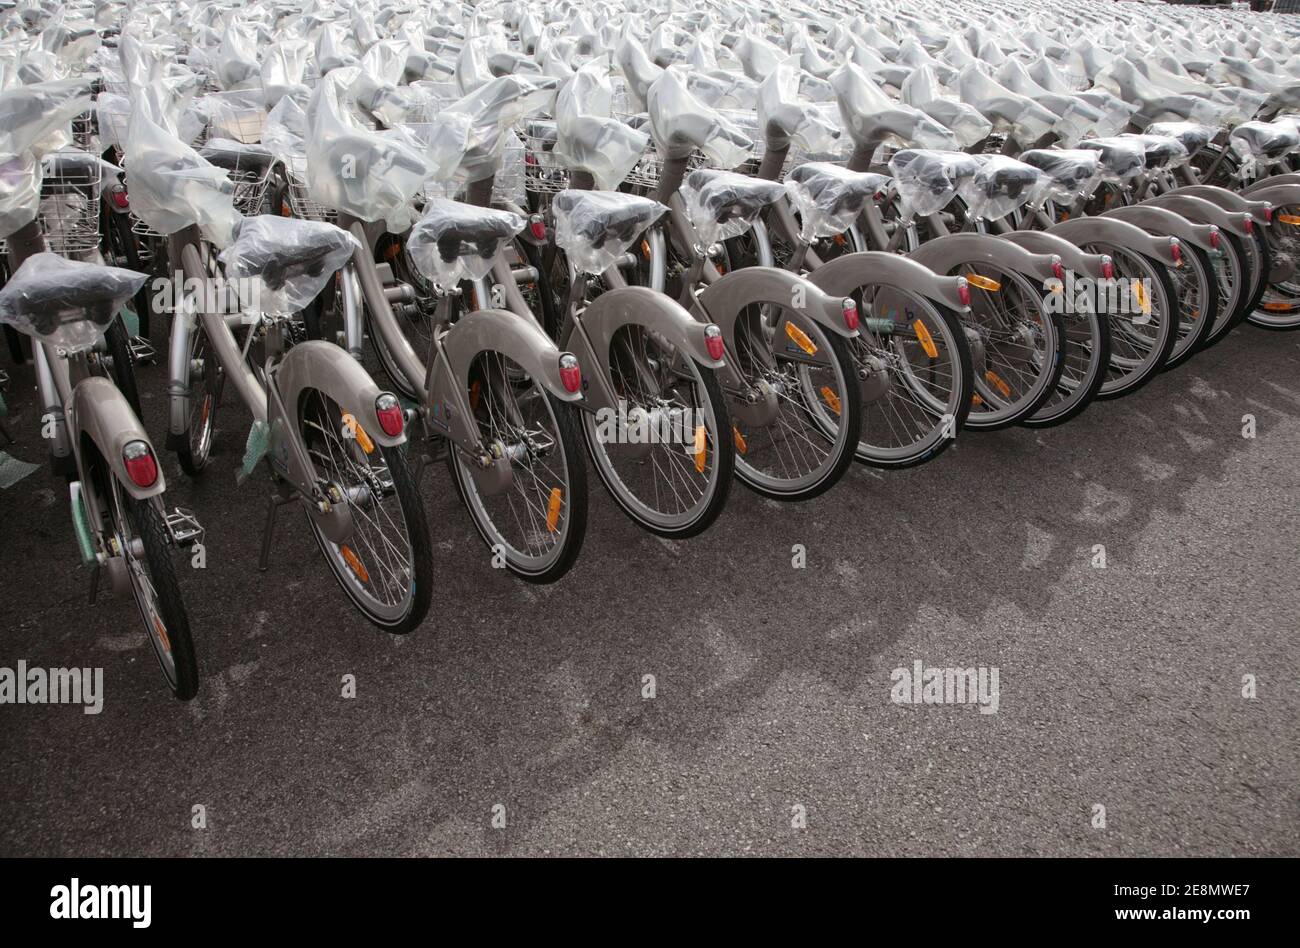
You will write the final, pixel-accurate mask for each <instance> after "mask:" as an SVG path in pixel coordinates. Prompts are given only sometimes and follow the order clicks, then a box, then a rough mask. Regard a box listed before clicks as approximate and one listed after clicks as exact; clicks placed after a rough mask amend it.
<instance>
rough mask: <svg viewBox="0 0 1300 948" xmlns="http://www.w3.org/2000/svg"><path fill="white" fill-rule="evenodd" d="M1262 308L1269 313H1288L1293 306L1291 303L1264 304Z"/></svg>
mask: <svg viewBox="0 0 1300 948" xmlns="http://www.w3.org/2000/svg"><path fill="white" fill-rule="evenodd" d="M1264 308H1265V309H1266V310H1268V311H1269V312H1270V313H1289V312H1291V310H1293V309H1295V306H1294V305H1292V304H1291V303H1265V304H1264Z"/></svg>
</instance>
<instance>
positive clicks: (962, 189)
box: [957, 155, 1051, 221]
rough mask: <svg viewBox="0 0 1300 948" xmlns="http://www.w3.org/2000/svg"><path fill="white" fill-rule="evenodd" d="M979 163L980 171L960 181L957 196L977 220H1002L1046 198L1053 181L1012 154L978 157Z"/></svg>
mask: <svg viewBox="0 0 1300 948" xmlns="http://www.w3.org/2000/svg"><path fill="white" fill-rule="evenodd" d="M975 160H976V161H977V162H978V163H979V168H978V170H977V171H976V172H975V173H974V174H973V175H970V176H969V177H963V178H962V179H961V180H960V181H959V182H958V184H957V193H958V194H960V195H961V197H962V200H964V201H965V202H966V207H967V209H968V210H969V212H970V215H971V216H972V217H973V218H975V219H976V220H985V221H995V220H1000V219H1001V218H1003V217H1006V216H1007V215H1008V214H1010V213H1011V212H1012V211H1014V210H1015V209H1016V208H1018V207H1021V206H1022V205H1026V204H1028V205H1031V206H1032V205H1037V204H1039V203H1041V201H1042V200H1043V198H1044V197H1046V195H1047V191H1048V189H1049V187H1050V185H1051V182H1050V181H1049V180H1048V179H1047V176H1046V175H1044V174H1043V173H1042V172H1041V171H1039V170H1038V169H1037V168H1035V167H1034V166H1033V165H1027V164H1025V163H1024V162H1023V161H1017V160H1016V159H1015V158H1012V157H1010V156H1009V155H977V156H976V158H975Z"/></svg>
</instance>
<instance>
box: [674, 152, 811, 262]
mask: <svg viewBox="0 0 1300 948" xmlns="http://www.w3.org/2000/svg"><path fill="white" fill-rule="evenodd" d="M680 194H681V197H682V202H683V203H684V204H685V206H686V216H687V217H689V218H690V221H691V226H692V227H694V228H695V233H696V235H697V236H698V237H699V238H700V244H701V245H702V246H705V247H708V246H710V245H711V244H714V243H717V242H718V241H720V240H727V239H729V238H731V237H738V236H740V235H741V234H743V233H745V231H747V230H749V229H750V228H751V227H753V226H754V221H756V220H757V219H758V216H759V214H761V213H762V211H763V208H765V207H767V206H768V205H769V204H772V203H775V202H776V201H778V200H780V199H781V198H782V197H783V196H784V195H785V187H784V186H783V185H782V184H780V183H779V182H777V181H764V180H762V179H759V178H750V177H747V176H745V175H743V174H737V173H736V172H734V171H714V170H712V169H700V170H699V171H692V172H691V173H690V174H688V175H687V176H686V179H685V180H684V181H683V182H682V187H681V191H680Z"/></svg>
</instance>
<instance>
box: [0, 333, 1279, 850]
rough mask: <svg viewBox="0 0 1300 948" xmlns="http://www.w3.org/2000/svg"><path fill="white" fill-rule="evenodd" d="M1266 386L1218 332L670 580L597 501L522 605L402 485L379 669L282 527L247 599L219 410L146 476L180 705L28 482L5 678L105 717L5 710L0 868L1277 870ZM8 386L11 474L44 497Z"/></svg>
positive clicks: (61, 510) (257, 511)
mask: <svg viewBox="0 0 1300 948" xmlns="http://www.w3.org/2000/svg"><path fill="white" fill-rule="evenodd" d="M1298 368H1300V336H1298V335H1287V334H1273V333H1266V332H1264V331H1262V330H1257V329H1253V328H1249V327H1243V328H1241V329H1239V330H1237V331H1235V332H1234V333H1233V334H1232V336H1230V337H1229V338H1228V340H1227V341H1225V342H1224V343H1223V344H1222V345H1220V346H1218V347H1216V348H1215V349H1213V350H1211V351H1209V352H1206V353H1203V354H1201V355H1199V356H1197V357H1196V358H1195V359H1193V360H1192V361H1191V362H1190V363H1189V364H1187V365H1185V366H1184V367H1182V368H1180V369H1178V370H1176V371H1174V372H1172V373H1169V374H1167V375H1165V376H1162V377H1161V378H1159V379H1157V380H1155V381H1154V382H1153V383H1152V384H1150V385H1148V386H1147V387H1146V388H1145V389H1144V390H1142V391H1141V392H1139V393H1137V394H1136V395H1134V396H1131V397H1129V398H1126V399H1122V400H1120V401H1116V402H1109V403H1099V404H1095V405H1094V406H1092V407H1091V408H1090V409H1089V410H1088V411H1087V412H1085V413H1084V414H1083V415H1082V416H1081V417H1079V418H1078V419H1076V420H1075V421H1073V422H1071V423H1069V424H1068V425H1065V426H1063V427H1060V428H1055V429H1051V430H1045V431H1030V430H1023V429H1014V430H1009V431H1002V432H995V433H987V434H979V433H973V432H970V433H965V434H963V435H962V437H961V438H960V440H959V443H958V445H957V446H956V448H955V449H954V450H952V451H949V452H948V453H947V454H945V455H944V456H942V457H941V458H940V459H939V460H937V461H936V462H935V463H933V464H929V465H926V466H924V467H921V468H916V469H911V470H905V471H897V472H877V471H873V470H869V469H866V468H862V467H855V468H854V469H853V470H852V471H851V472H850V474H849V475H848V476H847V477H846V478H845V480H844V482H843V483H842V484H841V485H840V486H839V487H838V488H837V489H835V490H833V491H832V492H830V493H829V494H827V495H825V496H823V497H821V498H819V499H817V500H815V501H813V502H810V503H807V504H803V505H782V504H778V503H775V502H771V501H767V500H763V499H761V498H759V497H757V496H755V495H753V494H751V493H749V492H748V491H746V490H744V489H743V488H740V487H737V489H736V490H735V491H734V492H733V495H732V501H731V503H730V505H729V507H728V509H727V511H726V512H725V513H724V515H723V517H722V518H721V520H720V521H719V522H718V523H717V524H716V525H715V527H714V528H713V529H712V530H710V531H709V532H708V533H707V534H706V535H704V536H702V537H699V538H697V539H694V540H691V541H687V542H681V543H671V542H664V541H661V540H658V539H656V538H654V537H652V536H650V535H648V534H645V533H643V532H641V531H639V530H638V529H637V528H636V527H635V526H633V525H632V524H631V522H630V521H628V520H627V519H626V518H624V517H623V516H622V515H621V514H620V513H619V511H618V510H617V509H616V508H615V507H614V506H613V504H612V503H611V502H610V501H609V500H608V498H607V497H606V496H605V495H604V493H603V489H602V488H601V487H600V486H599V484H598V482H597V480H596V479H595V477H594V475H593V477H592V479H591V480H592V510H591V517H590V526H589V532H588V538H587V542H586V546H585V548H584V550H583V554H582V557H581V559H580V561H579V564H578V566H577V567H576V568H575V569H574V570H573V572H572V573H571V574H570V575H569V576H568V577H566V578H565V579H564V580H563V581H561V582H560V583H558V584H556V585H554V586H548V587H535V586H528V585H526V584H524V583H521V582H519V581H517V580H515V579H513V578H512V577H511V576H509V575H508V574H506V573H505V572H503V571H498V570H494V569H492V568H491V565H490V557H489V555H488V551H487V550H486V549H484V548H483V547H482V545H481V541H480V540H479V539H478V536H477V534H476V533H474V531H473V528H472V525H471V523H470V520H469V517H468V515H467V514H466V512H465V511H464V509H463V508H462V507H461V505H460V502H459V500H458V499H457V497H456V494H455V489H454V487H453V486H452V484H451V482H450V480H449V478H448V475H447V472H446V470H445V468H443V467H442V466H441V465H438V466H434V467H431V468H430V469H429V470H428V471H426V473H425V475H424V478H423V481H422V488H423V491H424V498H425V502H426V504H427V507H428V512H429V514H430V517H431V522H432V529H433V534H434V543H435V550H436V554H437V559H436V565H437V576H436V579H437V583H438V589H437V592H436V594H435V603H434V607H433V609H432V610H431V613H430V618H429V620H428V621H427V622H426V624H425V625H424V626H423V627H422V628H420V629H418V630H417V631H415V632H414V633H412V634H411V635H409V636H406V637H401V638H397V637H390V636H388V635H386V634H385V633H383V632H380V631H377V630H375V629H374V628H372V627H371V626H369V625H368V624H367V623H365V622H364V621H363V620H361V619H360V618H359V617H358V616H356V615H355V614H354V612H353V611H352V610H351V609H350V607H349V606H348V604H347V602H346V600H345V599H344V596H343V594H342V593H341V592H340V591H339V590H338V589H337V587H336V586H335V584H334V581H333V580H332V578H331V576H330V574H329V573H328V571H327V568H326V566H325V564H324V563H323V561H322V560H321V558H320V554H319V552H318V551H317V550H316V547H315V544H314V542H313V541H312V540H311V538H310V536H309V534H308V532H307V529H306V526H305V524H304V523H303V521H302V519H301V517H300V516H299V515H298V514H297V513H296V512H295V511H292V510H286V511H284V512H283V513H284V515H283V516H282V519H281V527H280V530H279V532H278V536H277V539H276V543H275V550H274V556H273V560H272V565H271V568H270V569H269V570H268V571H267V572H265V573H260V572H258V570H257V568H256V563H257V553H258V543H259V539H260V535H261V527H262V517H263V514H264V504H265V498H266V485H265V482H264V481H263V480H260V479H256V478H255V479H253V480H250V481H248V482H246V483H245V484H243V485H241V486H237V485H236V482H235V477H234V470H235V468H236V466H237V465H238V463H239V459H240V456H241V454H242V450H243V444H244V437H245V435H246V433H247V430H248V418H247V416H246V415H244V414H243V413H241V412H238V411H236V410H235V409H234V408H233V407H232V406H231V405H230V403H229V400H228V402H227V404H226V405H225V406H224V407H223V416H222V424H221V428H220V430H219V433H218V449H217V454H216V456H215V458H214V460H213V463H212V465H211V467H210V469H209V471H208V472H207V473H206V474H205V475H204V477H203V478H202V479H201V480H200V481H197V482H196V481H192V480H190V479H188V478H186V477H185V476H183V475H182V474H181V473H180V471H179V468H178V467H177V466H176V463H175V461H174V459H172V458H171V457H170V456H167V458H166V461H165V471H166V475H167V477H168V479H169V497H171V498H172V500H171V502H172V503H174V504H182V505H185V506H191V507H193V508H194V509H195V510H196V511H197V512H198V514H199V516H200V518H201V519H202V521H203V522H204V524H205V525H206V527H207V528H208V534H207V564H206V568H205V569H202V570H197V569H191V568H190V567H189V565H188V563H186V564H185V567H184V569H183V570H182V577H181V578H182V583H183V585H184V591H185V595H186V598H187V602H188V605H189V610H190V616H191V621H192V625H193V628H194V630H195V633H196V636H197V640H198V646H199V649H200V652H199V659H200V670H201V674H202V676H203V681H202V685H201V690H200V692H199V695H198V697H197V698H196V699H195V700H194V701H193V702H191V703H189V704H181V703H179V702H177V701H175V700H174V699H173V698H171V696H170V694H169V693H168V692H167V690H166V688H165V686H164V684H163V681H162V678H161V675H160V673H159V672H158V669H157V667H156V664H155V661H154V658H153V656H152V653H151V651H150V648H149V645H148V644H147V642H146V640H145V637H144V634H143V631H142V629H141V628H140V627H139V620H138V617H137V616H136V615H135V613H134V608H133V606H132V605H131V604H129V603H127V602H125V601H112V600H103V601H101V602H100V603H99V604H98V605H97V606H95V607H94V608H93V609H88V608H87V607H86V605H85V601H86V587H87V577H88V574H87V572H86V570H84V569H83V568H80V567H79V566H78V565H77V564H78V556H77V551H76V544H75V539H74V535H73V530H72V526H71V523H70V518H69V514H68V509H67V503H66V495H65V492H64V488H63V487H62V486H61V482H59V481H56V480H55V479H53V478H52V477H51V476H50V474H49V472H48V469H47V468H42V469H41V470H40V471H39V472H37V473H35V474H33V475H31V476H30V477H28V478H26V479H25V480H23V481H22V482H20V483H19V484H18V485H17V486H16V487H14V488H12V489H10V490H7V491H0V540H2V542H0V589H2V590H3V596H2V600H0V601H3V606H2V607H0V615H2V616H3V618H2V619H0V666H3V667H14V666H15V665H16V663H17V662H18V661H19V660H25V661H26V662H27V663H28V665H29V666H40V667H65V666H101V667H102V668H103V669H104V687H105V701H104V706H103V710H102V712H101V713H100V714H98V715H87V714H84V713H83V712H82V710H81V708H79V707H76V706H51V705H45V706H42V705H0V766H2V767H3V774H4V779H3V780H0V855H3V856H13V855H41V856H50V855H239V854H280V855H289V854H305V855H327V854H364V855H379V854H396V855H443V854H453V855H482V854H515V855H536V854H548V853H549V854H574V855H595V854H606V855H614V854H617V855H630V854H647V855H690V854H708V855H724V854H725V855H736V854H750V853H752V854H765V855H799V854H801V855H822V854H826V855H887V856H904V855H918V856H919V855H961V856H967V855H1054V856H1063V855H1111V856H1121V855H1240V856H1245V855H1265V854H1272V855H1300V795H1298V793H1297V789H1296V788H1297V786H1300V741H1297V724H1300V630H1298V628H1297V625H1298V619H1297V616H1298V615H1300V608H1298V607H1300V560H1298V558H1297V548H1298V546H1300V504H1298V503H1297V500H1298V499H1300V372H1298V371H1297V369H1298ZM11 371H12V373H13V376H14V379H13V385H12V387H11V390H10V392H9V395H8V400H9V403H10V407H11V415H10V417H9V418H8V419H7V420H6V424H7V425H8V427H9V429H10V430H11V431H12V432H13V433H14V435H15V436H16V437H17V438H18V439H19V441H18V444H16V445H12V446H8V448H7V450H8V451H9V452H10V453H11V454H13V455H15V456H17V457H20V458H22V459H25V460H34V461H40V460H42V448H41V444H40V441H39V437H38V425H37V419H36V415H37V412H36V409H35V408H34V406H33V400H34V399H33V393H32V391H31V374H30V370H29V369H26V368H22V367H19V368H16V369H12V370H11ZM140 375H141V378H140V383H141V388H142V390H143V392H144V393H145V415H146V419H145V421H146V423H147V425H148V426H149V428H150V430H151V432H152V433H153V435H154V436H155V438H156V443H157V444H159V445H161V444H162V438H163V435H164V432H165V424H166V419H165V399H164V391H165V382H164V377H163V376H164V373H163V370H162V369H161V368H157V367H146V368H142V369H141V372H140ZM1248 414H1249V415H1252V416H1253V417H1254V419H1255V437H1254V438H1246V437H1243V434H1242V432H1243V425H1244V422H1243V416H1245V415H1248ZM797 544H800V545H802V546H803V547H804V548H805V550H806V566H805V567H804V568H802V569H799V568H795V567H794V566H793V565H792V561H793V560H794V559H795V553H794V547H795V546H796V545H797ZM1099 547H1104V551H1102V550H1100V549H1098V548H1099ZM1103 552H1104V562H1105V565H1104V567H1103V566H1101V565H1100V563H1101V562H1102V561H1101V555H1102V553H1103ZM917 661H919V662H921V663H922V665H923V667H930V666H933V667H938V668H944V667H956V668H977V669H978V668H983V669H984V670H985V671H986V672H988V673H990V674H991V671H992V669H993V668H996V669H997V670H998V679H997V680H998V693H997V710H996V713H980V709H979V707H978V706H976V705H971V704H967V705H962V706H955V705H951V704H925V703H922V704H919V705H916V704H902V703H897V702H895V701H894V700H891V692H892V693H893V695H894V697H898V695H899V688H898V687H896V682H897V681H898V680H899V678H900V675H901V673H896V672H895V670H896V669H905V670H907V671H909V672H910V671H911V670H912V669H913V667H914V663H915V662H917ZM345 676H355V683H356V695H355V697H344V696H343V692H344V683H345ZM647 676H653V679H649V678H647ZM1246 676H1253V678H1247V677H1246ZM1251 681H1253V682H1254V694H1255V697H1253V698H1250V697H1245V696H1243V688H1247V685H1248V684H1249V683H1250V682H1251ZM1247 691H1249V688H1247ZM903 692H904V693H906V692H907V689H903ZM651 694H653V696H652V697H651V696H650V695H651ZM196 807H201V808H202V810H201V811H196V809H195V808H196ZM1099 808H1104V809H1099ZM196 812H198V813H201V814H202V815H203V817H204V819H203V820H198V819H196V816H195V814H196ZM196 823H203V824H204V825H203V826H202V827H201V828H196V826H195V824H196Z"/></svg>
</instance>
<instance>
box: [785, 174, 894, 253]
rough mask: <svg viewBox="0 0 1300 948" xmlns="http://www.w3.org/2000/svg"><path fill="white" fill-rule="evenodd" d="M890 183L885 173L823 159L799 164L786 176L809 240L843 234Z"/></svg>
mask: <svg viewBox="0 0 1300 948" xmlns="http://www.w3.org/2000/svg"><path fill="white" fill-rule="evenodd" d="M889 184H890V180H889V178H888V176H886V175H883V174H873V173H870V172H866V171H849V170H848V169H847V168H843V167H841V166H839V165H835V164H831V163H830V162H822V161H812V162H808V163H807V164H802V165H799V166H798V167H796V168H793V169H792V170H791V171H790V173H789V174H787V175H786V176H785V190H786V193H787V194H788V195H789V196H790V203H791V204H793V205H794V207H795V209H796V210H797V211H798V212H799V220H800V228H799V232H800V236H801V237H802V238H803V239H804V240H806V241H809V242H811V241H813V240H816V239H818V238H819V237H835V236H837V235H839V234H842V233H844V232H845V231H846V230H848V229H849V226H850V225H851V224H852V223H853V222H854V221H855V220H857V218H858V216H859V215H861V213H862V210H863V208H865V207H866V205H867V202H868V201H870V200H873V199H874V198H875V196H876V195H877V194H878V193H880V192H882V191H884V190H885V189H886V188H888V187H889Z"/></svg>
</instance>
